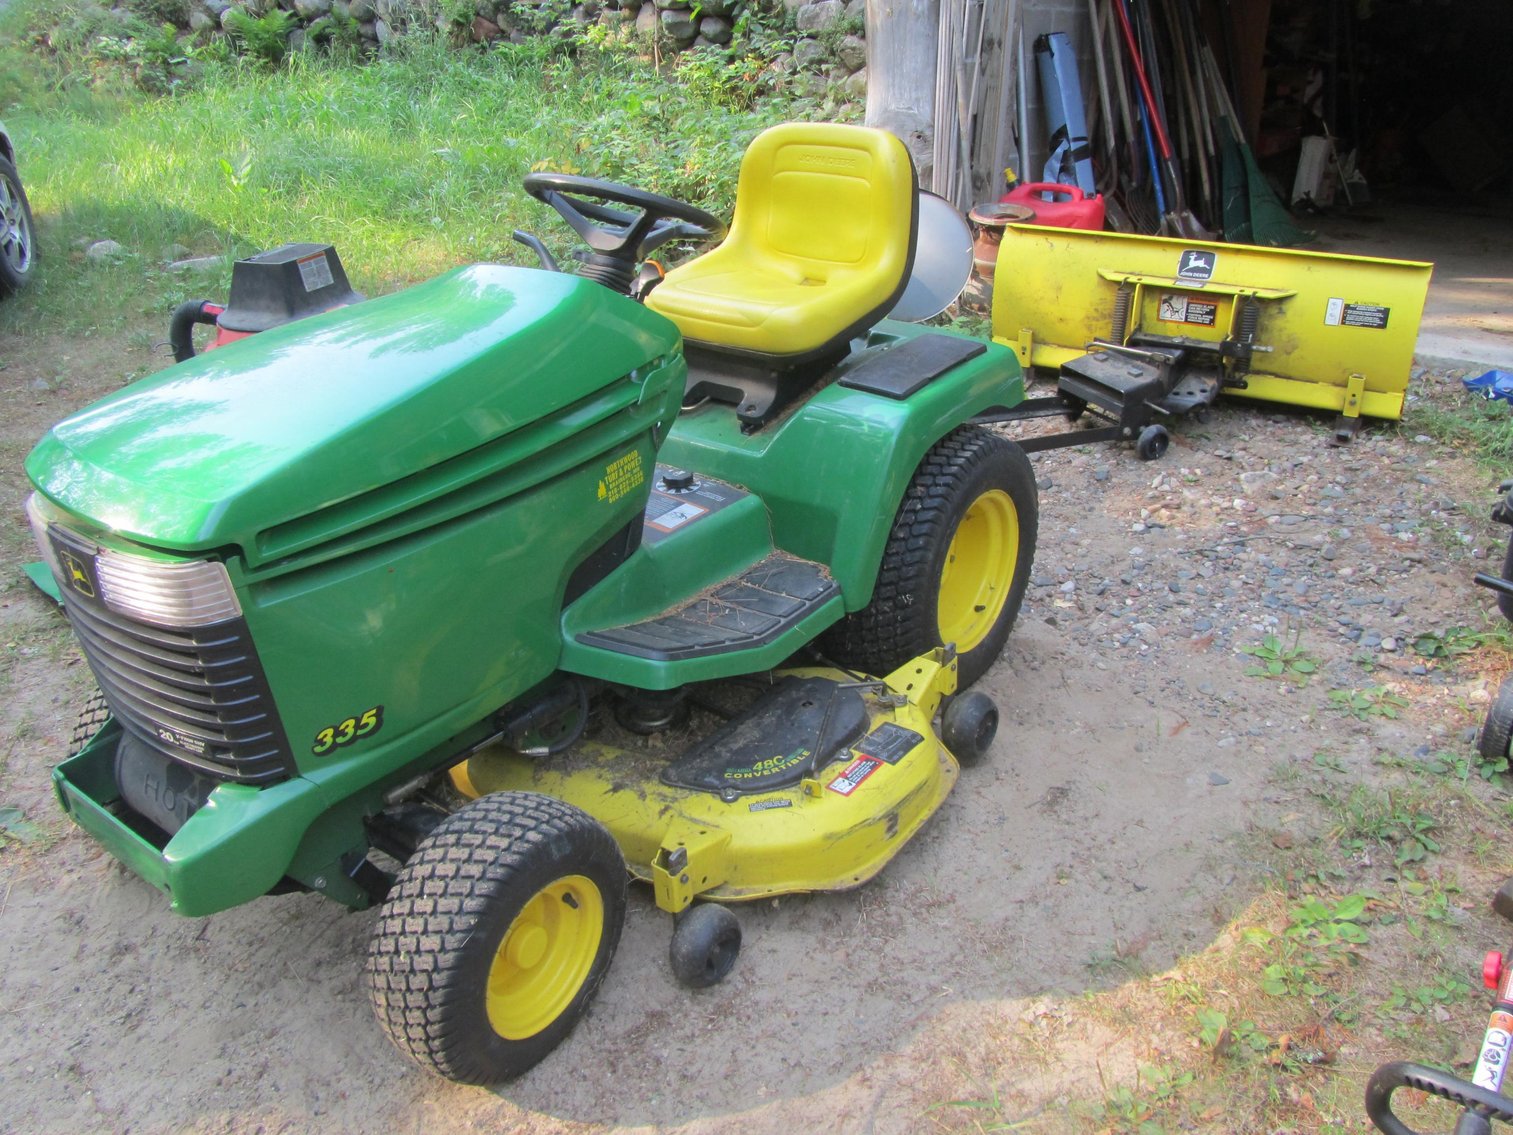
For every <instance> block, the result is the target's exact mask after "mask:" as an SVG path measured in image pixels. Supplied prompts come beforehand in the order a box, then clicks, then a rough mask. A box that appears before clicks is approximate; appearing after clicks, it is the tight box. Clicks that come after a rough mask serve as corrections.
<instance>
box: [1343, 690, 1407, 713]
mask: <svg viewBox="0 0 1513 1135" xmlns="http://www.w3.org/2000/svg"><path fill="white" fill-rule="evenodd" d="M1329 702H1330V704H1331V705H1332V706H1333V707H1334V708H1335V709H1337V710H1339V711H1340V712H1341V713H1348V714H1349V715H1350V716H1351V717H1353V718H1355V719H1356V720H1357V721H1365V720H1366V719H1367V718H1368V717H1388V718H1395V717H1397V714H1398V710H1400V709H1402V708H1403V707H1404V706H1406V705H1407V704H1408V699H1407V698H1403V697H1399V696H1398V695H1397V694H1394V693H1393V692H1392V691H1391V690H1389V689H1388V688H1387V687H1386V686H1367V687H1365V688H1364V689H1359V690H1330V691H1329Z"/></svg>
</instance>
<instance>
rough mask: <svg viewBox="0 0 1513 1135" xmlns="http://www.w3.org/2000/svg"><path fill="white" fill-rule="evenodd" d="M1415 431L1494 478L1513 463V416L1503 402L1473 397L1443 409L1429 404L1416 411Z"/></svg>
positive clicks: (1459, 397) (1457, 398)
mask: <svg viewBox="0 0 1513 1135" xmlns="http://www.w3.org/2000/svg"><path fill="white" fill-rule="evenodd" d="M1413 430H1414V432H1415V433H1424V434H1428V435H1429V436H1430V437H1432V438H1433V439H1434V440H1435V441H1437V442H1439V443H1440V444H1441V445H1443V446H1445V447H1447V448H1449V449H1452V450H1458V451H1460V452H1462V453H1464V454H1466V455H1467V456H1469V457H1471V458H1472V459H1473V460H1474V461H1475V462H1476V463H1477V464H1478V465H1479V466H1481V467H1482V468H1483V469H1484V470H1486V471H1487V472H1488V474H1489V475H1490V476H1492V477H1494V478H1496V477H1502V476H1505V475H1506V473H1507V469H1508V466H1509V464H1510V463H1513V414H1510V413H1509V412H1508V406H1507V404H1506V403H1504V402H1497V401H1492V400H1489V399H1485V398H1477V397H1475V396H1472V395H1470V394H1467V395H1464V396H1456V397H1455V398H1454V401H1453V402H1452V403H1451V404H1449V405H1443V406H1442V405H1436V404H1435V403H1434V402H1433V401H1428V400H1426V401H1425V402H1423V403H1422V404H1421V405H1419V406H1417V407H1415V409H1414V412H1413Z"/></svg>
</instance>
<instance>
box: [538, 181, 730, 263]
mask: <svg viewBox="0 0 1513 1135" xmlns="http://www.w3.org/2000/svg"><path fill="white" fill-rule="evenodd" d="M525 191H526V192H527V193H529V194H530V195H531V196H532V197H534V198H536V200H538V201H543V202H545V203H546V204H548V205H550V206H551V207H552V208H553V209H556V210H557V212H559V213H561V214H562V219H563V220H564V221H566V222H567V223H568V224H569V225H571V226H572V229H573V231H574V232H575V233H577V234H578V235H579V236H580V237H582V238H583V240H584V242H585V243H586V244H587V245H588V247H589V248H590V249H591V250H592V251H593V253H595V254H596V255H597V256H600V257H604V258H606V259H609V260H614V261H620V262H622V263H624V264H626V265H628V266H632V267H633V266H634V265H635V264H636V262H638V261H641V260H644V259H645V258H646V257H647V256H648V255H650V254H651V253H652V252H653V251H654V250H656V249H658V248H661V247H662V246H663V245H664V244H666V243H667V242H668V241H670V240H718V239H719V238H720V237H722V236H724V235H725V223H724V222H723V221H721V220H720V218H719V217H716V216H715V215H714V214H713V213H706V212H705V211H704V210H703V209H700V208H698V207H697V206H696V205H690V204H688V202H686V201H678V200H675V199H674V198H672V197H663V196H662V195H661V194H660V193H649V192H647V191H646V190H644V189H636V188H634V187H633V186H629V185H617V184H615V183H614V182H612V181H599V180H596V179H595V178H592V177H577V176H575V175H573V174H567V173H528V174H526V175H525ZM606 202H610V203H613V204H615V205H626V206H629V207H630V208H631V209H636V210H639V213H626V212H622V211H621V210H619V209H613V208H611V207H610V205H609V204H606Z"/></svg>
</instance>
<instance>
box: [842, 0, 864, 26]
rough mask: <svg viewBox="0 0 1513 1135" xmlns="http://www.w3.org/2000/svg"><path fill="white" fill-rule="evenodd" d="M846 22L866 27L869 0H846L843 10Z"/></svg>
mask: <svg viewBox="0 0 1513 1135" xmlns="http://www.w3.org/2000/svg"><path fill="white" fill-rule="evenodd" d="M842 15H843V18H844V19H845V21H846V23H848V24H850V25H852V26H853V27H858V28H860V27H864V26H866V23H867V0H846V7H845V8H844V9H843V12H842Z"/></svg>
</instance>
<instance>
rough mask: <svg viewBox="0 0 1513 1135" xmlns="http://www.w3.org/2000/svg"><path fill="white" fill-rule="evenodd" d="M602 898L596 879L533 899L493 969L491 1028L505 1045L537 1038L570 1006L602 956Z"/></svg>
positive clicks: (567, 883) (573, 878) (551, 888)
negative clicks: (507, 1042)
mask: <svg viewBox="0 0 1513 1135" xmlns="http://www.w3.org/2000/svg"><path fill="white" fill-rule="evenodd" d="M603 936H604V897H603V896H602V895H601V894H600V893H599V888H598V887H597V886H596V885H595V884H594V882H593V880H592V879H589V878H586V877H585V876H583V875H567V876H564V877H563V878H561V879H558V880H556V881H555V882H552V883H548V884H547V885H546V886H544V887H542V888H541V889H540V890H539V891H537V892H536V893H535V895H533V896H532V897H531V900H530V901H529V902H528V903H526V904H525V907H524V908H523V909H522V910H521V911H520V913H519V914H517V915H516V916H515V921H514V922H512V923H510V928H509V929H508V930H506V931H505V932H504V938H503V939H502V940H501V941H500V943H499V949H498V951H497V952H496V953H495V954H494V961H493V964H492V965H490V966H489V981H488V993H487V1003H488V1014H489V1024H490V1025H491V1026H493V1029H494V1031H495V1032H496V1033H498V1034H499V1035H500V1036H502V1037H503V1038H504V1039H505V1040H525V1039H526V1038H527V1037H532V1036H535V1035H536V1034H537V1033H539V1032H540V1031H541V1030H542V1029H544V1028H546V1027H547V1026H549V1025H550V1024H551V1023H552V1022H553V1021H555V1020H556V1019H557V1018H558V1017H560V1016H561V1015H562V1014H563V1012H564V1011H565V1010H566V1009H567V1007H568V1006H569V1005H570V1004H572V1000H573V998H574V997H576V996H577V995H578V991H579V990H580V989H582V988H583V983H584V982H585V981H586V980H588V974H589V971H590V970H591V969H593V967H594V958H595V956H596V955H597V954H598V953H599V941H600V939H601V938H602V937H603Z"/></svg>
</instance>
